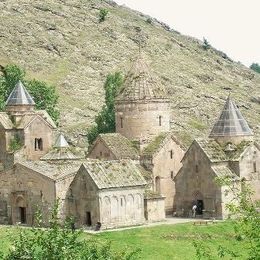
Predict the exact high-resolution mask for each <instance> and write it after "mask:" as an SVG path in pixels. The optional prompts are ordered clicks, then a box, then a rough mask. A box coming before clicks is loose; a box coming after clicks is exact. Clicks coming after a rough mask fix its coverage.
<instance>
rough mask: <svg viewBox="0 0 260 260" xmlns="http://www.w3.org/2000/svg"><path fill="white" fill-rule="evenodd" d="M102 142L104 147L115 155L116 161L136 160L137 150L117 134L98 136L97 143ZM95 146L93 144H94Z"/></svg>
mask: <svg viewBox="0 0 260 260" xmlns="http://www.w3.org/2000/svg"><path fill="white" fill-rule="evenodd" d="M99 138H100V139H101V140H103V142H104V143H105V144H106V146H107V147H108V148H109V149H110V150H111V152H112V153H113V154H114V155H115V157H116V159H133V160H135V159H138V157H139V153H138V150H137V149H136V148H135V147H134V145H133V143H132V142H131V141H130V140H128V139H127V138H126V137H124V136H123V135H121V134H119V133H109V134H100V135H99V137H98V139H97V141H98V140H99ZM94 146H95V144H94Z"/></svg>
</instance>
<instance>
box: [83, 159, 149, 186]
mask: <svg viewBox="0 0 260 260" xmlns="http://www.w3.org/2000/svg"><path fill="white" fill-rule="evenodd" d="M82 167H83V169H85V170H86V171H87V173H88V174H89V175H90V177H91V178H92V180H93V181H94V183H95V184H96V185H97V187H98V189H109V188H121V187H134V186H144V185H146V184H147V183H146V181H145V179H144V177H143V176H142V174H141V172H140V170H139V169H138V167H137V166H136V165H135V164H134V162H133V161H131V160H112V161H100V160H87V161H86V162H84V163H83V165H82V166H81V168H82Z"/></svg>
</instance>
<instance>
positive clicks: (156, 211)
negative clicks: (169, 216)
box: [144, 197, 165, 222]
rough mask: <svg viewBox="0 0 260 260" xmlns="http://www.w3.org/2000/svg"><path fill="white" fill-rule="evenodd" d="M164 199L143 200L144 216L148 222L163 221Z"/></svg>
mask: <svg viewBox="0 0 260 260" xmlns="http://www.w3.org/2000/svg"><path fill="white" fill-rule="evenodd" d="M164 200H165V197H156V198H145V199H144V215H145V219H146V220H147V221H149V222H155V221H162V220H164V219H165V203H164Z"/></svg>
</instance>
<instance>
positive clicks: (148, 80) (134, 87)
mask: <svg viewBox="0 0 260 260" xmlns="http://www.w3.org/2000/svg"><path fill="white" fill-rule="evenodd" d="M162 98H165V99H166V93H165V89H164V87H163V86H161V85H160V84H159V83H158V82H157V81H156V80H155V79H154V78H153V77H152V76H151V73H150V71H149V68H148V66H147V64H146V62H145V61H144V59H143V57H142V56H141V55H139V56H138V58H137V59H136V60H135V62H134V63H133V65H132V67H131V69H130V71H129V72H128V73H127V75H126V78H125V81H124V83H123V87H122V89H121V91H120V92H119V94H118V96H117V97H116V100H117V101H138V100H149V99H162Z"/></svg>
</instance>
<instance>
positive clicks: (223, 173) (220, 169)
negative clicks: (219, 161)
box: [211, 165, 238, 179]
mask: <svg viewBox="0 0 260 260" xmlns="http://www.w3.org/2000/svg"><path fill="white" fill-rule="evenodd" d="M211 168H212V170H213V171H214V173H215V174H216V175H217V177H219V178H222V177H231V178H232V179H238V176H237V175H236V174H235V173H234V172H232V171H231V169H230V168H229V167H228V166H227V165H213V166H211Z"/></svg>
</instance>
